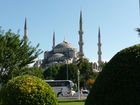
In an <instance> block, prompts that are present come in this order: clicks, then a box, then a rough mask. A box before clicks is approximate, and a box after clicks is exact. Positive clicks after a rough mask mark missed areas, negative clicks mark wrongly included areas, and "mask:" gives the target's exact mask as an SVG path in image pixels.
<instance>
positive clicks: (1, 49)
mask: <svg viewBox="0 0 140 105" xmlns="http://www.w3.org/2000/svg"><path fill="white" fill-rule="evenodd" d="M38 47H39V45H37V46H36V47H33V46H31V45H30V43H29V42H27V43H24V40H20V37H19V35H17V34H15V33H13V32H11V30H9V31H8V32H5V33H4V32H3V31H1V30H0V82H3V83H6V82H7V81H8V80H9V79H11V78H12V77H15V76H18V75H20V74H22V70H23V69H24V68H25V67H27V66H28V64H31V63H33V62H34V60H35V59H36V58H37V57H38V55H39V54H40V53H42V52H41V50H40V49H38Z"/></svg>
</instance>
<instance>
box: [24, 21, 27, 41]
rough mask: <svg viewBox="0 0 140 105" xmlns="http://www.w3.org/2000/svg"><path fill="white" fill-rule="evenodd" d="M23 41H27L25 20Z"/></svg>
mask: <svg viewBox="0 0 140 105" xmlns="http://www.w3.org/2000/svg"><path fill="white" fill-rule="evenodd" d="M23 38H24V41H26V42H27V41H28V36H27V19H26V18H25V23H24V37H23Z"/></svg>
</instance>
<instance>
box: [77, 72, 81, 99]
mask: <svg viewBox="0 0 140 105" xmlns="http://www.w3.org/2000/svg"><path fill="white" fill-rule="evenodd" d="M79 75H80V71H79V70H77V82H78V99H79V100H80V80H79Z"/></svg>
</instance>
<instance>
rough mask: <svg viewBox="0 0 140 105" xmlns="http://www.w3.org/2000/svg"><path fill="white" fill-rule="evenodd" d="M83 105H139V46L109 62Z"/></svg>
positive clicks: (127, 49)
mask: <svg viewBox="0 0 140 105" xmlns="http://www.w3.org/2000/svg"><path fill="white" fill-rule="evenodd" d="M85 105H140V45H135V46H132V47H129V48H126V49H124V50H122V51H120V52H118V53H117V54H116V55H115V56H114V57H113V58H112V59H111V60H110V61H109V63H108V64H107V65H106V66H105V67H104V69H103V71H102V72H101V73H100V74H99V76H98V78H97V79H96V82H95V83H94V85H93V87H92V89H91V91H90V94H89V95H88V97H87V100H86V103H85Z"/></svg>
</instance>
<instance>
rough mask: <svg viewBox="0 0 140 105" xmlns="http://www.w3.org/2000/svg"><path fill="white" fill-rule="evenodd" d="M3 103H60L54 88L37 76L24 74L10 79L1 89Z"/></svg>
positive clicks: (40, 104)
mask: <svg viewBox="0 0 140 105" xmlns="http://www.w3.org/2000/svg"><path fill="white" fill-rule="evenodd" d="M1 99H2V103H3V105H58V102H57V99H56V96H55V93H54V91H53V89H52V88H51V87H50V86H49V85H48V84H47V83H45V82H44V81H43V80H41V79H39V78H38V77H35V76H29V75H23V76H18V77H15V78H13V79H12V80H10V81H8V83H7V84H6V85H4V87H3V88H2V90H1Z"/></svg>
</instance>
